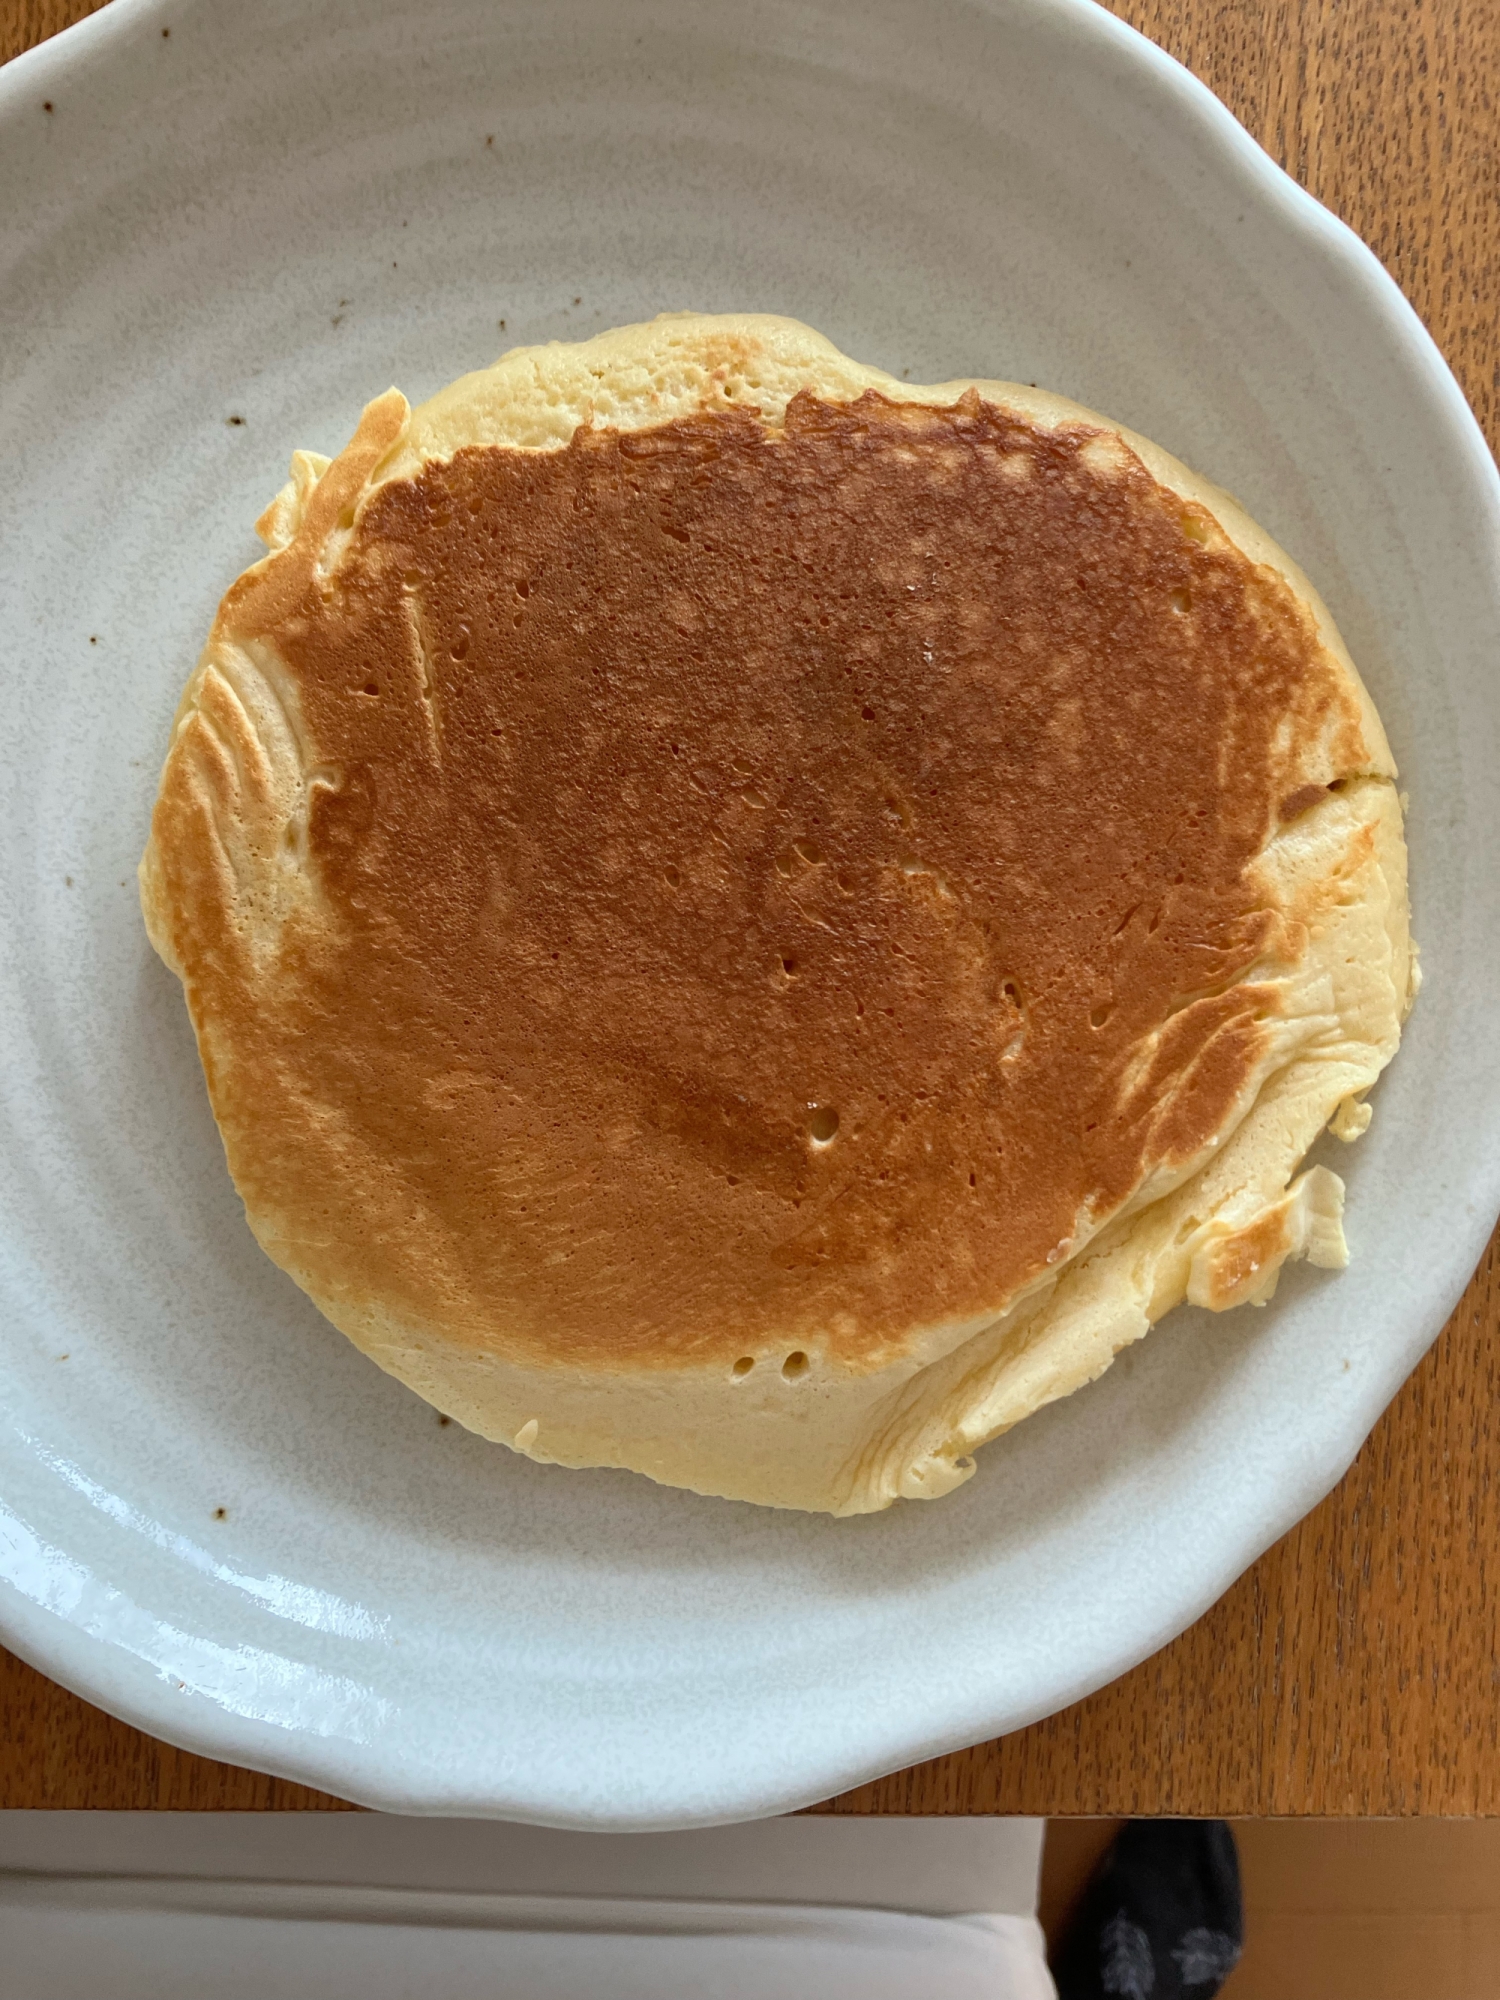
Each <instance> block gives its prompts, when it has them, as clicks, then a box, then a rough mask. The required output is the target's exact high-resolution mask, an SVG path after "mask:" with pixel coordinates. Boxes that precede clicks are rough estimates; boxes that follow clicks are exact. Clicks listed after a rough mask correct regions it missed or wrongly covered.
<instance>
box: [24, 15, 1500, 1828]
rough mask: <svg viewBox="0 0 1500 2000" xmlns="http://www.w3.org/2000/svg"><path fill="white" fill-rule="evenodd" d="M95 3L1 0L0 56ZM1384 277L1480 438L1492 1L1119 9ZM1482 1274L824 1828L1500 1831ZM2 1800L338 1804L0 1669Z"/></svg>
mask: <svg viewBox="0 0 1500 2000" xmlns="http://www.w3.org/2000/svg"><path fill="white" fill-rule="evenodd" d="M90 11H92V10H91V8H90V7H89V6H88V5H87V4H84V5H79V4H76V0H0V56H10V55H13V54H15V53H17V52H18V51H19V50H21V49H22V48H25V47H28V46H30V44H31V43H33V42H35V41H37V40H39V39H41V38H42V37H43V36H45V35H48V34H51V33H55V32H56V31H57V30H58V29H60V28H62V27H64V26H66V25H67V24H68V23H69V22H70V21H72V20H76V19H79V18H81V17H82V15H84V14H86V13H88V12H90ZM1115 11H1116V12H1118V13H1119V14H1120V15H1121V16H1122V17H1123V18H1125V19H1126V20H1129V21H1130V22H1132V23H1133V24H1134V25H1135V26H1136V27H1138V28H1140V29H1141V30H1142V31H1143V32H1144V33H1146V34H1148V35H1150V36H1151V37H1152V39H1153V40H1154V41H1156V42H1158V43H1160V44H1161V46H1162V47H1164V48H1166V49H1167V50H1169V51H1170V52H1171V53H1172V54H1173V55H1175V56H1176V57H1177V58H1178V59H1179V60H1180V61H1182V62H1184V63H1186V64H1187V65H1188V67H1189V68H1191V69H1193V70H1194V71H1196V73H1197V74H1198V75H1199V76H1200V77H1202V78H1203V80H1204V81H1205V82H1206V83H1208V84H1209V85H1210V87H1211V88H1212V89H1214V90H1216V91H1217V92H1218V94H1219V95H1220V96H1221V97H1222V98H1223V99H1224V100H1225V102H1226V103H1227V104H1228V105H1229V106H1230V108H1231V110H1233V111H1234V112H1235V114H1236V115H1237V116H1238V117H1239V118H1240V119H1241V120H1242V121H1243V122H1244V124H1245V125H1247V126H1248V127H1249V129H1250V131H1251V132H1253V133H1254V134H1255V136H1256V137H1257V138H1258V139H1259V140H1260V141H1261V143H1262V144H1263V145H1264V146H1265V147H1266V148H1267V149H1268V151H1270V152H1271V154H1272V155H1273V156H1274V157H1275V158H1276V159H1278V160H1279V161H1281V163H1282V164H1283V165H1284V166H1285V167H1286V168H1287V169H1288V171H1289V172H1291V173H1292V174H1294V175H1295V176H1296V177H1297V179H1298V180H1300V181H1301V182H1302V183H1303V185H1304V186H1306V187H1308V188H1309V189H1311V191H1312V192H1313V193H1314V194H1315V195H1317V196H1318V198H1319V199H1320V200H1322V201H1324V202H1326V203H1327V204H1328V206H1329V207H1330V208H1332V209H1333V210H1334V211H1335V212H1336V213H1338V214H1339V215H1342V216H1343V217H1344V219H1345V220H1346V221H1348V222H1349V223H1350V224H1352V226H1353V227H1354V228H1355V229H1356V230H1358V231H1359V233H1360V234H1361V235H1362V236H1363V237H1364V238H1365V240H1366V241H1367V242H1368V243H1370V244H1371V245H1372V247H1373V248H1374V249H1375V251H1376V252H1377V254H1378V255H1379V256H1380V257H1381V258H1382V259H1383V260H1384V262H1385V264H1386V267H1387V268H1388V269H1389V270H1390V271H1391V273H1392V274H1393V276H1394V277H1395V278H1396V279H1397V281H1398V283H1399V284H1400V285H1401V286H1402V287H1403V289H1404V290H1405V292H1406V295H1407V297H1408V298H1409V299H1410V300H1411V301H1412V303H1413V304H1414V305H1415V307H1416V308H1417V311H1418V312H1419V313H1420V314H1421V315H1422V317H1423V319H1424V320H1425V321H1426V323H1427V325H1428V327H1429V328H1430V329H1431V331H1432V333H1433V334H1434V336H1435V337H1436V339H1437V341H1438V344H1439V346H1440V347H1441V348H1442V349H1443V351H1444V352H1445V354H1446V355H1447V356H1448V359H1449V361H1450V362H1451V364H1452V366H1453V369H1454V372H1455V373H1456V374H1457V376H1458V379H1459V381H1460V382H1461V384H1462V385H1463V388H1464V390H1465V391H1466V393H1467V394H1468V396H1469V398H1470V401H1471V402H1472V403H1473V405H1474V408H1475V410H1476V411H1477V413H1478V415H1479V418H1480V421H1481V422H1482V423H1483V424H1484V426H1485V429H1486V432H1487V434H1488V435H1489V438H1490V441H1491V443H1492V445H1493V444H1494V442H1495V440H1496V435H1497V432H1496V420H1497V417H1500V393H1497V391H1500V119H1497V116H1496V107H1495V99H1494V89H1495V84H1494V79H1496V78H1497V77H1500V0H1481V4H1476V0H1442V4H1436V0H1121V4H1119V5H1117V7H1116V10H1115ZM1497 1328H1500V1254H1497V1246H1496V1244H1493V1243H1492V1245H1491V1247H1490V1251H1489V1254H1488V1255H1487V1257H1486V1259H1485V1261H1484V1263H1483V1265H1482V1266H1481V1267H1480V1270H1479V1271H1478V1273H1477V1274H1476V1276H1475V1278H1474V1280H1473V1282H1472V1284H1471V1285H1470V1286H1469V1289H1468V1291H1467V1292H1466V1294H1465V1296H1464V1299H1463V1302H1462V1304H1461V1305H1460V1307H1459V1309H1458V1311H1457V1313H1456V1314H1455V1315H1454V1317H1453V1319H1452V1321H1451V1322H1450V1324H1449V1326H1448V1328H1447V1330H1446V1332H1445V1333H1444V1334H1443V1336H1442V1338H1441V1339H1440V1340H1439V1341H1438V1343H1437V1345H1436V1347H1435V1348H1434V1349H1433V1350H1432V1352H1431V1353H1430V1354H1429V1355H1428V1356H1427V1358H1426V1360H1425V1361H1424V1362H1423V1363H1422V1365H1421V1366H1420V1367H1419V1368H1418V1370H1417V1371H1416V1373H1415V1375H1414V1376H1413V1377H1412V1379H1411V1380H1410V1381H1409V1382H1408V1383H1407V1385H1406V1387H1405V1388H1404V1389H1403V1390H1402V1392H1401V1394H1400V1395H1399V1396H1398V1397H1397V1399H1396V1401H1395V1403H1394V1404H1393V1405H1392V1406H1391V1408H1390V1410H1389V1411H1388V1412H1387V1413H1386V1415H1385V1416H1384V1417H1383V1418H1382V1420H1381V1422H1380V1424H1379V1425H1378V1426H1377V1428H1376V1430H1375V1433H1374V1435H1373V1437H1371V1439H1370V1441H1369V1442H1368V1444H1367V1445H1366V1446H1365V1448H1364V1450H1363V1451H1362V1452H1361V1453H1360V1456H1359V1458H1358V1460H1357V1461H1356V1463H1355V1465H1354V1467H1353V1469H1352V1470H1351V1471H1350V1473H1349V1475H1348V1477H1347V1478H1346V1479H1345V1480H1344V1482H1343V1484H1342V1485H1341V1486H1340V1487H1339V1488H1338V1490H1337V1492H1335V1493H1334V1494H1333V1495H1332V1496H1331V1497H1330V1498H1329V1499H1328V1500H1327V1501H1325V1502H1324V1504H1323V1505H1322V1506H1321V1507H1319V1508H1317V1509H1316V1510H1315V1511H1314V1512H1313V1513H1312V1514H1311V1515H1309V1516H1308V1518H1307V1519H1306V1520H1305V1521H1304V1522H1303V1523H1302V1524H1301V1525H1300V1526H1299V1527H1298V1528H1296V1529H1295V1530H1294V1531H1293V1532H1292V1533H1291V1534H1290V1535H1288V1536H1287V1537H1286V1539H1285V1540H1284V1541H1283V1542H1281V1543H1279V1544H1278V1545H1277V1547H1276V1548H1274V1549H1272V1550H1271V1551H1270V1552H1269V1553H1268V1554H1267V1555H1266V1556H1264V1557H1263V1558H1262V1559H1261V1560H1260V1562H1258V1563H1257V1564H1256V1565H1255V1567H1254V1568H1253V1569H1251V1570H1250V1571H1249V1572H1248V1573H1247V1575H1245V1576H1244V1577H1242V1578H1241V1579H1240V1581H1239V1582H1238V1583H1237V1584H1236V1585H1235V1586H1234V1587H1233V1589H1232V1590H1230V1591H1229V1592H1228V1593H1227V1594H1226V1596H1225V1597H1223V1598H1222V1599H1221V1600H1220V1602H1219V1603H1218V1604H1217V1605H1215V1606H1214V1608H1213V1609H1212V1610H1211V1611H1210V1612H1209V1613H1208V1614H1207V1616H1206V1617H1204V1618H1203V1619H1201V1620H1200V1621H1199V1622H1198V1624H1197V1625H1195V1626H1194V1627H1193V1628H1192V1630H1191V1631H1189V1632H1186V1633H1184V1634H1183V1636H1182V1637H1181V1638H1180V1639H1178V1640H1177V1641H1176V1642H1175V1643H1174V1644H1173V1645H1171V1646H1168V1647H1167V1648H1166V1649H1165V1650H1164V1651H1163V1652H1161V1653H1158V1654H1157V1655H1156V1656H1155V1658H1153V1659H1151V1660H1148V1661H1147V1662H1146V1663H1145V1664H1144V1665H1143V1666H1141V1667H1139V1668H1137V1669H1136V1671H1135V1672H1134V1673H1131V1674H1127V1675H1126V1676H1125V1677H1124V1679H1122V1680H1119V1681H1116V1682H1115V1683H1114V1684H1113V1686H1111V1687H1108V1688H1105V1689H1103V1690H1102V1691H1101V1692H1100V1693H1098V1694H1096V1695H1094V1696H1092V1697H1091V1698H1090V1699H1089V1700H1087V1701H1084V1702H1080V1703H1078V1704H1077V1705H1076V1706H1075V1707H1073V1708H1070V1709H1068V1710H1066V1711H1065V1712H1064V1713H1063V1714H1061V1715H1057V1716H1054V1717H1052V1718H1051V1720H1049V1721H1047V1722H1043V1723H1039V1724H1037V1725H1036V1726H1035V1727H1034V1728H1032V1729H1027V1730H1023V1731H1021V1732H1020V1733H1019V1734H1017V1735H1014V1736H1009V1737H1005V1738H1003V1739H1002V1740H1000V1741H999V1742H997V1743H988V1744H981V1745H979V1746H977V1747H976V1748H974V1749H972V1750H965V1751H962V1752H959V1753H957V1754H956V1755H953V1756H950V1757H942V1758H938V1759H936V1760H935V1761H933V1762H931V1763H928V1764H922V1765H919V1766H917V1767H916V1768H915V1769H913V1770H910V1771H904V1772H899V1773H897V1774H896V1775H895V1776H892V1777H889V1778H885V1779H882V1780H880V1781H879V1782H878V1783H876V1784H872V1785H866V1786H863V1787H861V1789H860V1790H859V1791H857V1792H852V1793H849V1794H848V1795H846V1796H845V1797H844V1798H841V1799H836V1800H834V1801H832V1802H831V1803H830V1804H829V1805H828V1806H826V1807H823V1808H821V1810H824V1811H833V1812H911V1813H973V1812H981V1813H986V1812H1024V1813H1046V1814H1069V1813H1078V1814H1126V1813H1186V1814H1256V1815H1259V1814H1283V1813H1284V1814H1329V1815H1343V1814H1377V1815H1385V1814H1410V1813H1473V1814H1500V1612H1497V1606H1500V1417H1497V1414H1496V1408H1497V1390H1500V1370H1497V1365H1496V1355H1495V1346H1496V1342H1495V1334H1496V1331H1497ZM0 1719H3V1722H0V1806H52V1807H61V1806H100V1807H104V1806H113V1807H129V1806H134V1807H149V1806H156V1807H164V1808H166V1807H172V1808H177V1809H198V1808H203V1809H207V1808H220V1809H224V1808H237V1809H241V1810H246V1809H258V1808H273V1809H281V1810H291V1809H304V1808H309V1807H324V1808H336V1807H337V1806H338V1804H339V1802H338V1801H337V1800H333V1799H329V1798H326V1797H324V1796H323V1795H321V1794H319V1793H315V1792H311V1791H309V1790H307V1789H306V1788H305V1787H303V1786H300V1785H294V1784H289V1783H286V1782H284V1781H282V1780H280V1779H274V1778H267V1777H263V1776H260V1775H257V1774H256V1773H254V1772H249V1771H240V1770H235V1769H233V1768H231V1767H230V1766H227V1765H223V1764H216V1763H212V1762H210V1761H209V1760H207V1759H205V1758H199V1757H192V1756H189V1755H187V1754H186V1753H185V1752H182V1751H177V1750H172V1749H170V1748H168V1747H167V1746H166V1745H164V1744H160V1743H157V1742H154V1741H153V1740H152V1739H151V1738H149V1737H145V1736H142V1735H141V1734H140V1733H139V1732H138V1731H136V1730H133V1729H130V1728H128V1727H127V1726H126V1725H125V1724H123V1723H120V1722H116V1721H114V1720H113V1719H112V1718H111V1717H109V1716H106V1715H104V1714H103V1713H101V1712H100V1711H99V1710H98V1709H94V1708H91V1707H89V1706H88V1704H87V1703H85V1702H82V1701H79V1700H78V1699H77V1698H76V1697H74V1696H72V1695H69V1694H67V1693H65V1692H64V1691H63V1690H62V1689H61V1688H59V1687H56V1686H55V1685H53V1683H51V1682H50V1681H47V1680H44V1679H43V1678H42V1676H41V1675H39V1674H36V1673H33V1672H32V1671H31V1670H30V1669H29V1668H27V1667H25V1666H23V1665H22V1664H21V1662H20V1661H18V1660H15V1659H13V1658H11V1657H10V1656H8V1655H0Z"/></svg>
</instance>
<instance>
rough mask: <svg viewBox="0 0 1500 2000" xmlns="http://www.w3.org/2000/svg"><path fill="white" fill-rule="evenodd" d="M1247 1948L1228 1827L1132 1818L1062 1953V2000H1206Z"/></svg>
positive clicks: (1056, 1969) (1215, 1822)
mask: <svg viewBox="0 0 1500 2000" xmlns="http://www.w3.org/2000/svg"><path fill="white" fill-rule="evenodd" d="M1244 1942H1245V1919H1244V1911H1243V1907H1242V1905H1241V1902H1240V1863H1239V1856H1238V1855H1237V1854H1236V1852H1235V1846H1234V1835H1233V1834H1232V1833H1231V1832H1230V1830H1229V1828H1228V1826H1227V1825H1226V1824H1225V1822H1224V1821H1223V1820H1221V1819H1133V1820H1131V1821H1130V1822H1129V1824H1128V1825H1127V1826H1126V1827H1125V1828H1124V1829H1123V1831H1122V1832H1121V1834H1120V1837H1119V1839H1118V1840H1116V1842H1115V1844H1114V1846H1113V1847H1111V1848H1110V1850H1109V1852H1108V1853H1107V1854H1106V1855H1105V1857H1104V1859H1103V1861H1102V1862H1101V1863H1100V1864H1099V1868H1098V1872H1097V1873H1096V1874H1095V1876H1094V1879H1093V1880H1092V1881H1091V1882H1090V1884H1089V1886H1088V1888H1087V1889H1086V1890H1085V1892H1084V1897H1083V1901H1082V1902H1081V1903H1080V1904H1079V1907H1078V1913H1077V1915H1076V1916H1075V1917H1074V1919H1073V1922H1072V1924H1071V1925H1070V1926H1069V1928H1068V1931H1067V1934H1066V1936H1065V1937H1064V1938H1063V1941H1062V1944H1061V1946H1060V1948H1059V1950H1058V1953H1057V1957H1056V1961H1055V1963H1054V1965H1053V1977H1054V1978H1055V1979H1056V1981H1057V1991H1058V2000H1208V1996H1209V1995H1211V1994H1214V1993H1217V1992H1218V1990H1219V1988H1220V1987H1221V1986H1222V1985H1223V1983H1224V1981H1225V1980H1226V1979H1227V1978H1228V1977H1229V1974H1230V1973H1231V1972H1232V1971H1233V1969H1234V1966H1235V1963H1236V1961H1237V1960H1238V1958H1239V1955H1240V1952H1241V1949H1242V1948H1243V1946H1244Z"/></svg>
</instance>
